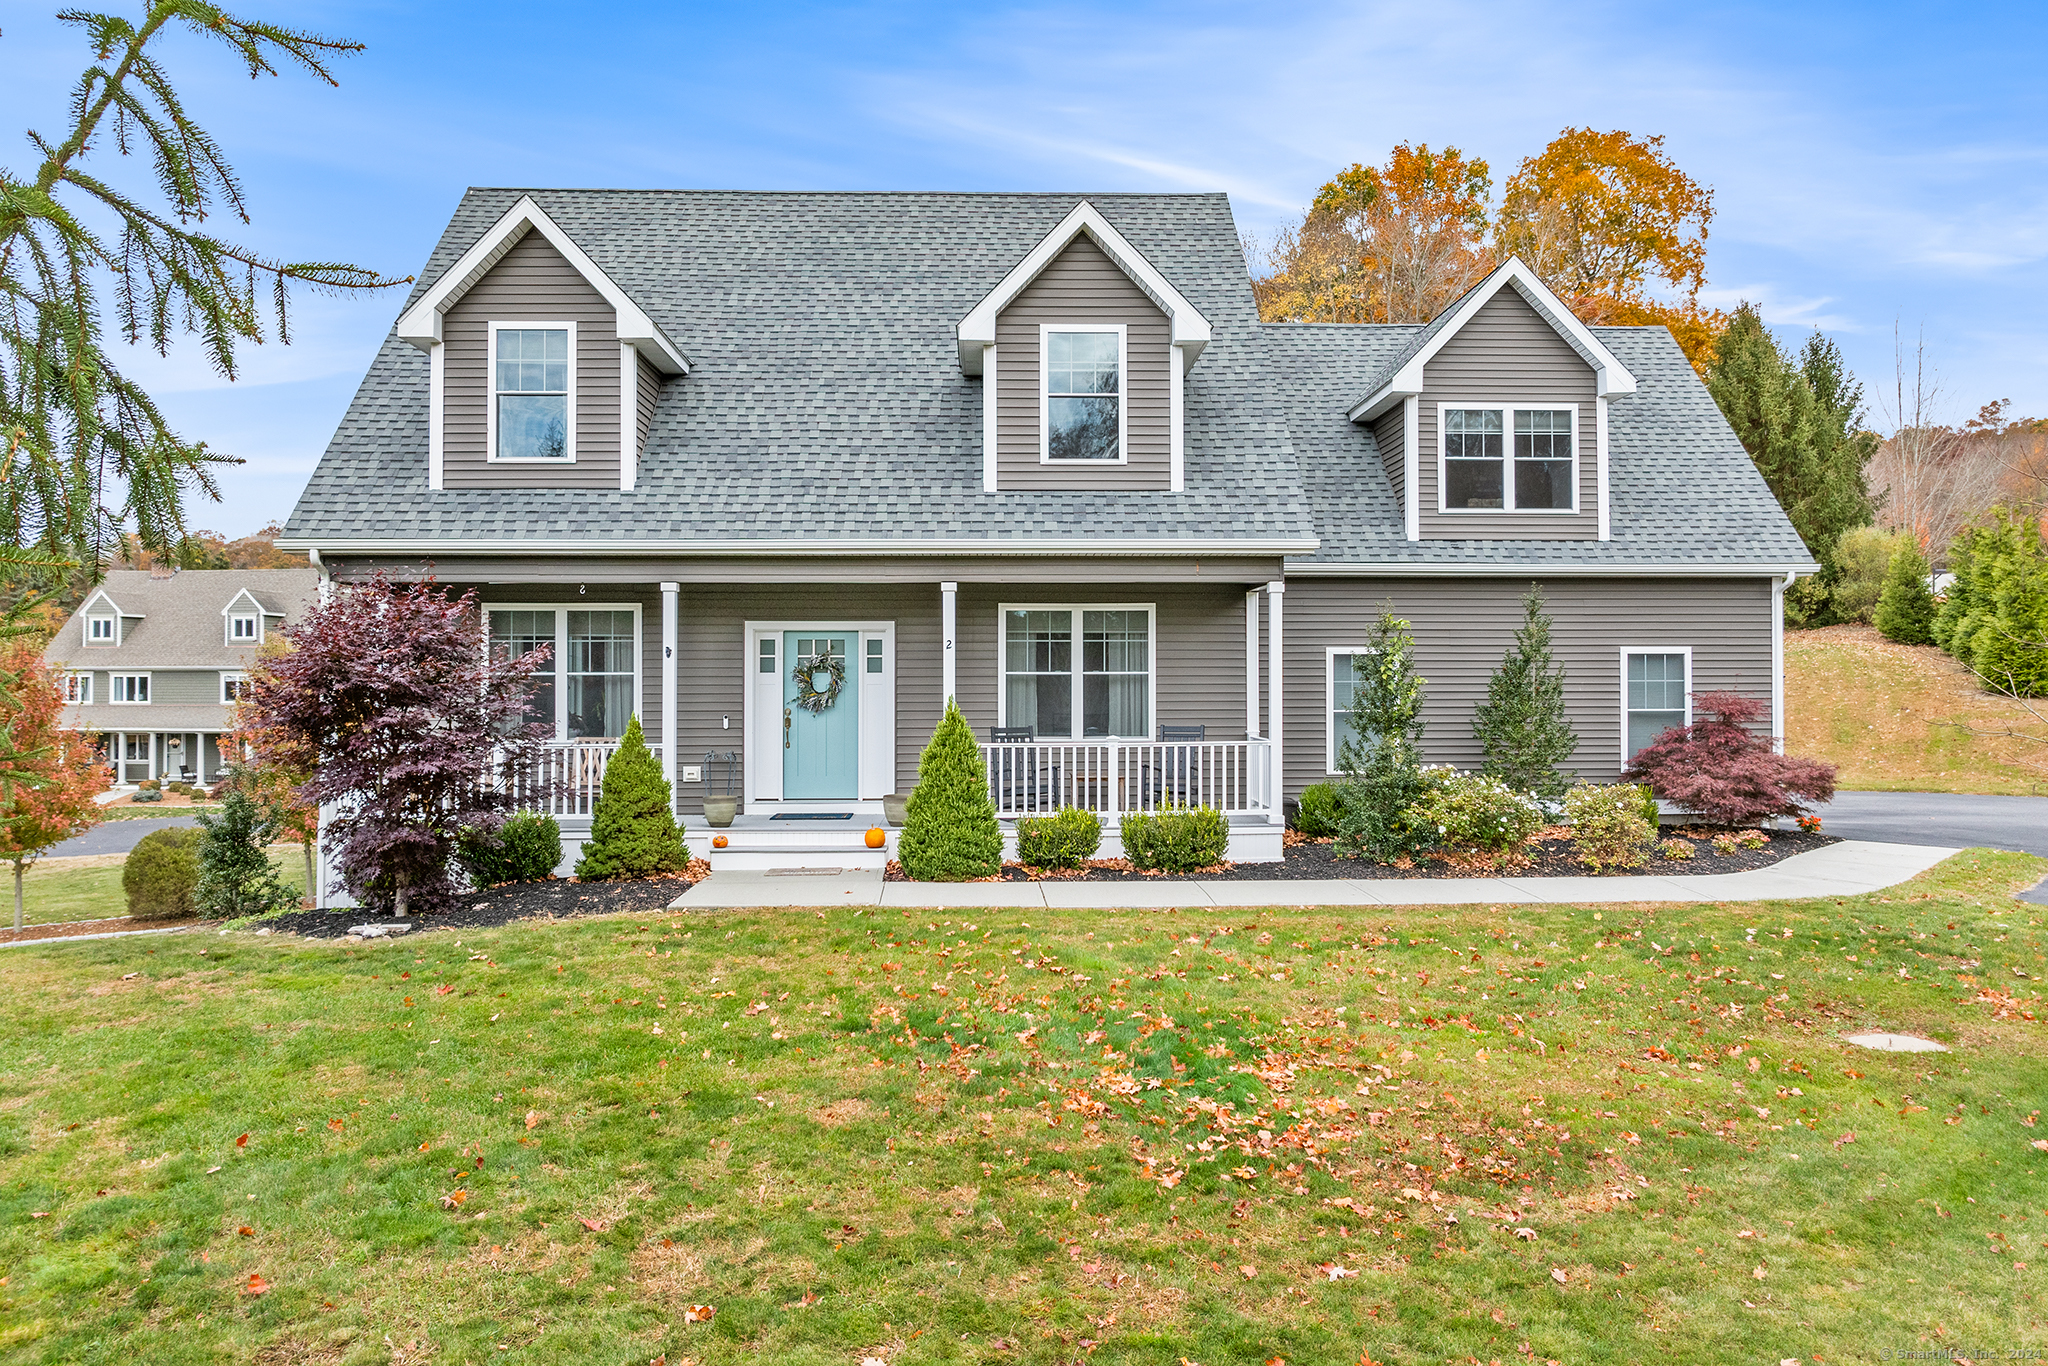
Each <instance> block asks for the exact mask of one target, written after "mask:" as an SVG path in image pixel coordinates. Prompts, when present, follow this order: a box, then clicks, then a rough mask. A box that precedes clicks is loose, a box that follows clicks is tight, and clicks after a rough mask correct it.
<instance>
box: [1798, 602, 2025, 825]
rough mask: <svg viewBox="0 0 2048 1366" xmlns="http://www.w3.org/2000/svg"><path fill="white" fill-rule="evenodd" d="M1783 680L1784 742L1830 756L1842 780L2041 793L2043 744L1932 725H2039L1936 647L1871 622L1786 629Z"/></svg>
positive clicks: (1880, 787)
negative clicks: (1898, 638) (1909, 641)
mask: <svg viewBox="0 0 2048 1366" xmlns="http://www.w3.org/2000/svg"><path fill="white" fill-rule="evenodd" d="M1785 687H1786V691H1787V694H1788V695H1787V699H1786V712H1785V715H1786V721H1787V724H1788V725H1789V727H1790V733H1789V734H1788V735H1787V737H1786V748H1787V749H1788V750H1789V751H1791V752H1792V753H1794V754H1804V755H1808V756H1811V757H1813V758H1816V759H1826V760H1827V761H1828V762H1829V763H1832V764H1835V765H1836V766H1837V767H1839V768H1840V769H1841V781H1842V786H1843V787H1846V788H1856V789H1862V790H1865V791H1916V792H1993V793H2009V794H2010V793H2018V794H2022V795H2024V794H2029V793H2033V794H2048V745H2038V744H2035V745H2030V744H2028V743H2027V742H2025V741H2020V740H1999V739H1981V738H1978V737H1975V736H1972V735H1969V734H1967V733H1965V732H1964V731H1961V730H1958V729H1956V728H1955V727H1954V726H1947V725H1942V724H1939V723H1940V722H1943V721H1959V722H1962V723H1963V724H1965V725H1968V726H1971V727H1973V728H1975V729H1978V730H2010V729H2019V730H2025V731H2030V732H2035V733H2040V732H2042V730H2043V728H2042V727H2041V726H2040V725H2039V724H2038V723H2037V722H2035V721H2034V720H2033V718H2031V717H2029V716H2028V715H2027V714H2026V712H2025V711H2024V710H2023V709H2021V708H2020V707H2019V706H2018V705H2016V704H2014V703H2012V702H2010V701H2008V700H2006V699H2004V698H2001V697H1999V696H1998V695H1996V694H1995V693H1987V692H1985V691H1984V690H1983V688H1981V687H1979V686H1978V684H1977V681H1976V679H1975V678H1974V677H1972V676H1971V674H1970V673H1969V672H1968V671H1967V670H1965V669H1964V668H1963V667H1962V665H1960V664H1958V663H1956V662H1955V661H1954V660H1953V659H1950V658H1949V657H1948V656H1947V655H1945V654H1943V653H1942V652H1941V651H1940V650H1937V649H1935V648H1934V647H1933V646H1916V645H1895V644H1893V643H1892V642H1891V641H1888V640H1886V639H1885V638H1884V637H1883V636H1881V635H1879V634H1878V633H1877V632H1876V631H1875V630H1873V629H1872V628H1870V627H1868V626H1830V627H1827V628H1826V629H1824V630H1818V631H1787V632H1786V633H1785Z"/></svg>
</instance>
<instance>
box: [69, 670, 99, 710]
mask: <svg viewBox="0 0 2048 1366" xmlns="http://www.w3.org/2000/svg"><path fill="white" fill-rule="evenodd" d="M63 689H64V702H65V705H67V706H84V705H86V704H87V703H90V702H91V701H92V675H91V674H65V675H64V679H63Z"/></svg>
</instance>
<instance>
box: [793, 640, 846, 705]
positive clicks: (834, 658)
mask: <svg viewBox="0 0 2048 1366" xmlns="http://www.w3.org/2000/svg"><path fill="white" fill-rule="evenodd" d="M820 674H823V675H824V676H825V680H826V681H825V686H824V687H822V688H821V687H819V686H818V675H820ZM789 676H790V678H791V679H792V680H793V681H794V682H795V683H796V704H797V705H798V706H799V707H802V708H803V709H804V710H805V711H807V712H809V713H810V714H811V715H813V716H817V715H819V714H820V713H822V712H825V711H828V710H830V708H831V706H832V704H833V703H834V702H837V701H838V700H839V690H840V689H841V688H843V687H845V686H846V660H845V659H843V658H842V657H840V656H839V655H833V654H815V655H801V656H799V657H798V658H797V661H796V667H795V668H794V669H791V670H790V671H789Z"/></svg>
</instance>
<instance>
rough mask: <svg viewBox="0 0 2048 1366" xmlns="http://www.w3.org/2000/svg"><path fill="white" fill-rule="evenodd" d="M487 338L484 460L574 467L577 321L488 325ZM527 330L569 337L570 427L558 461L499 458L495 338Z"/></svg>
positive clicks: (541, 457)
mask: <svg viewBox="0 0 2048 1366" xmlns="http://www.w3.org/2000/svg"><path fill="white" fill-rule="evenodd" d="M485 327H486V328H487V329H488V332H489V336H488V337H487V339H486V342H485V345H484V460H485V462H486V463H487V464H492V465H540V466H544V467H546V468H549V469H552V468H554V467H555V466H558V465H573V464H575V463H576V371H577V368H578V367H577V355H576V320H575V319H574V318H552V319H547V320H544V321H541V322H490V323H486V324H485ZM528 328H546V329H547V330H549V331H553V332H559V331H562V330H563V329H567V330H568V333H569V423H568V431H567V432H566V433H565V435H564V438H563V445H564V447H565V448H566V449H567V450H568V452H569V453H568V454H567V455H566V456H564V457H562V458H561V459H559V460H557V459H556V458H555V457H553V456H551V455H507V456H501V455H499V454H498V334H499V333H500V332H519V331H524V330H526V329H528ZM638 421H639V419H638V415H637V414H635V415H634V419H633V426H634V429H635V430H636V431H637V430H638Z"/></svg>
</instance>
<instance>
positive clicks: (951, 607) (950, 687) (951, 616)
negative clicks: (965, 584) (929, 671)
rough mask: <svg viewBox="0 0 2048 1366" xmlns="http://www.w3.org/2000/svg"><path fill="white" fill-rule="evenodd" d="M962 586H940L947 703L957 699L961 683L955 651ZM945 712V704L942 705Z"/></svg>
mask: <svg viewBox="0 0 2048 1366" xmlns="http://www.w3.org/2000/svg"><path fill="white" fill-rule="evenodd" d="M959 608H960V585H959V584H957V583H942V584H940V585H939V661H940V662H939V680H940V682H939V686H940V691H941V693H942V694H943V695H944V701H945V702H951V701H953V700H954V699H955V687H956V685H957V684H958V682H959V678H958V676H957V673H956V668H957V665H958V662H959V657H958V655H957V654H956V653H955V651H954V649H953V633H954V628H955V626H956V625H957V624H958V622H959ZM941 710H942V712H943V704H942V705H941Z"/></svg>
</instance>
